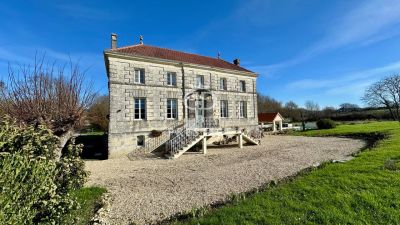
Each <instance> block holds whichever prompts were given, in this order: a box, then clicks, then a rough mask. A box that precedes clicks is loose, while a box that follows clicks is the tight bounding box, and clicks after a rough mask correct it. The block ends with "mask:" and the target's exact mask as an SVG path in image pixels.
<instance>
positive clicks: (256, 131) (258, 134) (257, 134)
mask: <svg viewBox="0 0 400 225" xmlns="http://www.w3.org/2000/svg"><path fill="white" fill-rule="evenodd" d="M243 134H244V135H246V136H247V137H250V138H251V139H254V140H258V141H259V140H260V139H261V138H262V137H263V136H264V135H263V132H262V130H261V129H260V128H259V127H258V126H256V127H252V128H250V129H245V130H244V131H243Z"/></svg>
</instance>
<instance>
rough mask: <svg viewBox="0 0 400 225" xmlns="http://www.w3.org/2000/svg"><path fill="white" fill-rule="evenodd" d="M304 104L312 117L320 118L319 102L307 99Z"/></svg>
mask: <svg viewBox="0 0 400 225" xmlns="http://www.w3.org/2000/svg"><path fill="white" fill-rule="evenodd" d="M304 106H305V108H306V110H307V111H308V112H309V114H310V117H311V118H313V119H318V113H319V111H320V108H319V105H318V103H316V102H313V101H306V103H305V104H304Z"/></svg>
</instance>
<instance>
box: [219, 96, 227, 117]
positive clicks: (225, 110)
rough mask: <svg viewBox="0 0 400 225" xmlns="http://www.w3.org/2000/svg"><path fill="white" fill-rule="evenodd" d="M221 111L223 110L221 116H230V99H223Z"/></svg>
mask: <svg viewBox="0 0 400 225" xmlns="http://www.w3.org/2000/svg"><path fill="white" fill-rule="evenodd" d="M220 111H221V113H220V114H221V115H220V116H221V118H227V117H228V101H226V100H221V103H220Z"/></svg>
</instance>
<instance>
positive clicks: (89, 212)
mask: <svg viewBox="0 0 400 225" xmlns="http://www.w3.org/2000/svg"><path fill="white" fill-rule="evenodd" d="M105 192H106V189H105V188H100V187H85V188H81V189H79V190H77V191H74V192H73V193H72V195H73V196H74V197H76V198H77V200H78V202H79V204H80V206H81V207H80V209H77V210H75V211H74V212H72V214H73V215H74V216H76V217H77V218H78V221H77V223H75V224H76V225H87V224H89V222H90V220H91V219H92V217H93V216H94V213H95V212H96V211H97V210H98V209H99V208H100V207H101V205H100V197H101V195H102V194H103V193H105Z"/></svg>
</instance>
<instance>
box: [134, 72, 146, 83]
mask: <svg viewBox="0 0 400 225" xmlns="http://www.w3.org/2000/svg"><path fill="white" fill-rule="evenodd" d="M135 83H136V84H144V69H135Z"/></svg>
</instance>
